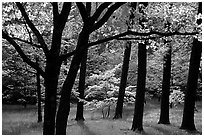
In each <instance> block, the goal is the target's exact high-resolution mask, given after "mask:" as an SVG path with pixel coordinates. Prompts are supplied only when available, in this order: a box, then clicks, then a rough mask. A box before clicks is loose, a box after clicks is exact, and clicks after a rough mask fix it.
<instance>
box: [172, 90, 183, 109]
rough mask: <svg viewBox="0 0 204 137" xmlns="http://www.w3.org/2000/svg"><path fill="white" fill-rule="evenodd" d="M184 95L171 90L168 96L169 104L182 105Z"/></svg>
mask: <svg viewBox="0 0 204 137" xmlns="http://www.w3.org/2000/svg"><path fill="white" fill-rule="evenodd" d="M184 96H185V95H184V93H183V92H181V91H180V90H179V89H178V90H173V92H172V93H171V94H170V96H169V103H170V105H171V106H172V105H173V106H177V105H178V104H183V103H184Z"/></svg>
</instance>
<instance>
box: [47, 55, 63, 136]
mask: <svg viewBox="0 0 204 137" xmlns="http://www.w3.org/2000/svg"><path fill="white" fill-rule="evenodd" d="M59 72H60V65H59V62H58V61H57V59H56V58H55V57H53V58H48V59H47V64H46V68H45V107H44V125H43V134H44V135H54V134H55V115H56V93H57V84H58V77H59Z"/></svg>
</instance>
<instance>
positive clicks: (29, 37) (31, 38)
mask: <svg viewBox="0 0 204 137" xmlns="http://www.w3.org/2000/svg"><path fill="white" fill-rule="evenodd" d="M24 23H25V27H26V31H27V32H28V35H29V38H30V42H31V43H33V40H32V37H31V33H30V31H29V29H28V26H27V24H26V22H24Z"/></svg>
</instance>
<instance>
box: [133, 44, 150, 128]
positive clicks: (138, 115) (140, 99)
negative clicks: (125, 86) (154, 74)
mask: <svg viewBox="0 0 204 137" xmlns="http://www.w3.org/2000/svg"><path fill="white" fill-rule="evenodd" d="M146 51H147V50H146V43H145V44H143V43H139V45H138V78H137V91H136V100H135V110H134V118H133V123H132V130H133V131H135V130H138V131H142V130H143V125H142V124H143V111H144V98H145V81H146V65H147V64H146V63H147V60H146V58H147V54H146Z"/></svg>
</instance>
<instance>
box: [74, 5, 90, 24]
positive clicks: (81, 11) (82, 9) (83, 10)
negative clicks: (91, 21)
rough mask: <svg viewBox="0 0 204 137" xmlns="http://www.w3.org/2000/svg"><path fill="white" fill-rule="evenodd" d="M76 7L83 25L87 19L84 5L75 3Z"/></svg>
mask: <svg viewBox="0 0 204 137" xmlns="http://www.w3.org/2000/svg"><path fill="white" fill-rule="evenodd" d="M76 5H77V7H78V9H79V12H80V14H81V17H82V20H83V22H84V23H85V22H86V21H87V19H88V15H87V11H86V8H85V6H84V4H83V3H82V2H76Z"/></svg>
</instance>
